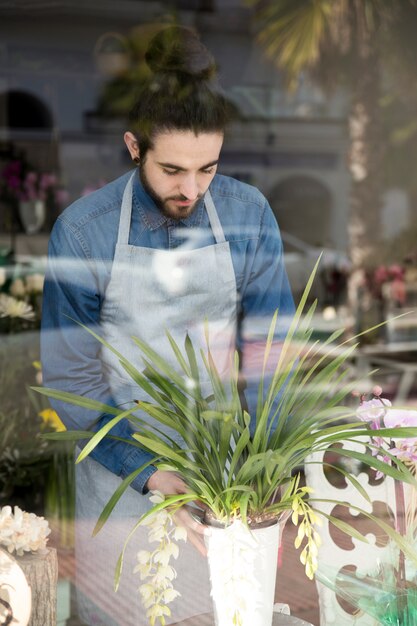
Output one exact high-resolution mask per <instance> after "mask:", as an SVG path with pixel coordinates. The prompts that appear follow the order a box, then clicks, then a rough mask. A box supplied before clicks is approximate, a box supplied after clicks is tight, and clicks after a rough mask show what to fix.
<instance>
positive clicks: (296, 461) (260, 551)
mask: <svg viewBox="0 0 417 626" xmlns="http://www.w3.org/2000/svg"><path fill="white" fill-rule="evenodd" d="M316 270H317V265H316V267H315V269H314V270H313V273H312V275H311V277H310V280H309V281H308V284H307V287H306V289H305V292H304V294H303V297H302V298H301V301H300V304H299V306H298V308H297V311H296V313H295V315H294V318H293V320H292V323H291V325H290V327H289V330H288V333H287V336H286V338H285V341H284V342H283V345H282V349H281V351H280V354H279V357H278V360H277V362H276V364H275V367H274V369H273V372H272V375H271V376H269V374H268V372H267V364H268V361H269V358H270V354H271V347H272V344H273V338H274V330H275V326H276V320H277V313H276V314H275V315H274V317H273V319H272V322H271V326H270V330H269V334H268V338H267V340H266V343H265V355H264V362H263V368H262V375H261V376H260V382H259V387H258V403H257V409H256V414H255V415H249V414H248V413H247V412H246V411H245V410H244V409H243V407H242V405H241V401H240V397H239V392H238V376H239V358H238V355H237V353H235V355H234V357H233V362H232V363H231V365H230V372H229V376H228V378H227V380H224V379H222V377H221V376H220V374H219V372H218V371H217V368H216V363H215V361H214V358H213V354H212V352H211V349H210V337H209V333H207V337H206V339H207V350H206V351H204V353H202V355H201V358H202V360H203V363H204V370H205V372H204V375H207V376H208V378H209V380H210V383H211V391H212V393H211V394H210V395H209V396H207V394H205V393H203V392H202V389H201V385H200V380H201V378H202V374H203V372H201V371H200V369H199V367H198V366H197V362H198V361H197V355H196V353H195V350H194V347H193V345H192V342H191V340H190V338H189V337H188V336H187V337H186V338H185V343H184V348H182V347H180V346H178V345H177V344H176V343H175V341H174V339H173V338H172V336H171V335H170V334H169V332H167V341H169V342H170V344H171V347H172V350H173V351H174V353H175V355H176V359H177V362H178V367H175V368H174V367H172V366H171V365H169V364H168V363H167V362H166V361H165V360H163V359H162V358H161V357H160V356H159V355H158V354H157V353H156V352H155V351H154V350H153V349H152V347H151V346H149V345H147V344H146V343H144V342H143V341H141V340H140V339H139V338H137V337H133V338H132V341H134V342H135V344H136V345H137V347H138V350H140V352H141V354H142V357H143V363H144V367H145V369H143V370H141V371H140V370H139V369H137V368H136V367H134V366H133V365H132V363H130V362H129V361H128V360H127V359H126V358H125V357H124V356H123V355H122V354H120V353H118V352H116V351H115V349H114V348H112V346H111V345H109V344H108V343H106V342H104V341H103V340H102V339H101V337H99V335H97V334H95V333H94V332H93V331H92V330H89V329H87V330H89V332H90V333H92V334H93V335H94V336H95V337H96V338H97V340H98V341H100V342H101V343H102V344H103V345H104V346H105V347H106V348H107V349H109V350H112V351H113V352H114V353H115V354H116V355H117V357H118V358H119V360H120V363H121V364H122V366H123V367H124V369H125V371H126V374H127V375H128V376H129V377H130V378H131V379H132V380H133V381H134V383H135V384H137V385H138V386H139V387H141V388H142V389H144V390H145V391H146V392H147V393H148V394H149V396H150V399H149V402H140V407H138V405H136V406H133V407H132V408H130V409H127V410H126V409H125V408H120V409H119V408H114V407H110V406H103V405H102V404H99V403H98V402H96V401H93V400H89V399H86V398H85V397H81V396H76V395H74V394H70V393H66V392H60V391H56V390H53V389H44V388H37V390H38V391H39V392H40V393H43V394H45V395H47V396H49V397H53V398H57V399H59V400H63V401H67V402H71V403H73V404H77V405H80V406H84V407H86V408H89V409H96V410H97V409H99V410H100V411H104V410H105V411H108V412H109V413H111V414H113V415H114V418H113V419H112V420H111V421H109V422H108V423H107V424H106V425H105V426H104V427H103V428H101V430H99V431H98V432H97V433H92V432H75V433H60V434H57V435H52V436H55V437H57V436H58V437H65V438H67V439H81V438H84V439H89V441H88V442H87V443H86V444H85V446H84V448H83V450H82V452H81V454H80V455H79V457H78V459H77V462H79V461H82V459H84V458H85V457H86V456H87V455H88V454H89V453H90V452H91V451H92V450H93V449H94V447H95V446H96V445H97V444H98V443H99V442H100V441H101V440H102V439H103V437H106V436H109V437H111V436H112V435H111V429H112V427H113V426H114V425H115V424H116V423H117V422H118V421H120V420H121V419H124V418H127V419H129V420H130V421H131V422H132V424H133V425H134V427H135V429H136V432H135V433H134V434H133V435H132V439H131V440H129V441H128V443H129V444H131V445H136V446H137V445H140V446H142V447H143V448H145V449H146V450H149V451H151V452H152V453H153V454H154V455H156V458H155V461H154V464H155V465H156V466H157V467H158V468H160V469H164V470H168V471H173V472H177V473H179V474H180V475H181V476H182V477H184V480H185V481H186V483H187V484H188V486H189V492H187V493H186V494H179V495H174V496H169V497H166V498H165V499H164V498H163V497H161V496H160V495H158V494H155V495H154V496H152V502H153V507H152V509H151V510H150V511H149V512H148V513H146V514H145V515H144V516H142V518H141V519H139V520H138V522H137V525H136V527H138V526H139V525H140V524H147V525H148V526H149V528H150V533H154V537H155V538H156V540H157V541H158V540H160V538H161V537H163V538H164V541H165V544H167V543H169V545H170V546H171V548H170V553H171V556H173V557H175V554H176V551H177V548H176V547H172V545H173V546H175V539H180V538H181V532H176V531H175V529H174V530H172V529H170V526H169V519H168V518H169V512H172V511H173V510H175V509H176V508H178V507H180V506H183V505H186V504H187V503H189V502H191V501H197V502H199V503H201V504H202V506H203V507H204V511H205V522H206V523H207V524H210V525H212V526H213V527H214V528H212V529H211V536H210V538H209V543H208V558H209V564H210V567H211V580H212V595H213V600H214V605H215V617H216V622H217V624H218V625H219V626H230V625H231V624H236V625H240V626H258V625H259V626H267V624H270V623H271V622H272V607H273V594H274V581H275V568H276V560H277V559H276V555H277V549H278V541H279V535H280V523H281V526H282V524H283V523H284V522H285V520H286V519H287V517H288V516H289V515H290V514H291V515H292V521H293V522H294V523H295V524H297V525H298V529H299V531H298V536H297V539H296V547H300V546H301V545H303V550H302V552H301V557H300V558H301V560H302V562H303V564H304V565H305V570H306V574H307V576H309V577H310V578H312V577H313V575H314V572H315V570H316V568H317V557H316V555H317V545H318V543H319V542H320V538H319V535H318V533H317V532H316V530H315V529H314V524H316V523H317V521H318V520H319V516H320V515H323V516H325V517H328V518H331V516H328V515H327V514H326V513H324V512H323V511H321V510H320V500H319V498H316V497H314V498H313V497H312V494H311V493H310V490H309V489H308V488H306V487H304V486H303V485H302V483H301V482H300V472H301V468H302V465H303V463H304V461H305V459H306V458H307V457H308V456H309V455H310V454H311V453H312V452H315V451H319V450H324V449H326V448H327V447H328V446H329V445H330V444H332V443H335V442H346V441H353V440H357V439H358V438H363V437H364V435H368V436H369V433H370V426H369V424H368V423H367V422H364V421H360V420H357V419H356V418H355V410H354V409H352V408H349V407H347V406H343V405H342V404H341V402H342V400H343V399H344V398H345V397H346V396H347V395H348V394H349V393H350V392H351V391H352V390H354V389H355V388H356V386H357V381H352V380H348V376H347V375H348V369H347V368H346V367H345V366H346V364H347V362H348V359H349V357H350V356H351V354H352V352H353V351H354V350H355V347H356V345H355V344H353V345H352V341H343V342H342V343H340V344H337V343H335V342H336V341H337V339H338V338H339V337H341V335H342V334H343V329H341V330H339V331H336V332H335V333H333V334H332V335H331V336H330V337H329V338H328V339H327V340H325V341H324V342H320V341H312V340H311V336H312V333H313V328H312V327H311V320H312V316H313V313H314V311H315V306H316V304H315V303H314V304H313V305H311V306H310V307H309V309H308V310H307V313H306V314H305V315H304V314H303V312H304V308H305V306H306V302H307V299H308V295H309V291H310V288H311V284H312V282H313V279H314V275H315V272H316ZM138 408H140V410H141V411H143V412H145V413H146V414H147V415H148V416H150V417H151V418H153V421H152V422H151V423H149V422H146V421H144V420H143V419H141V417H140V416H138V415H137V412H138ZM161 425H162V426H164V427H168V428H170V429H172V430H173V431H174V432H175V434H177V435H179V439H180V440H181V442H182V443H181V444H180V443H177V442H176V441H177V440H178V439H177V438H175V439H176V441H174V439H170V438H169V437H167V436H166V435H165V434H163V433H161V431H160V430H159V427H160V426H161ZM380 435H381V436H386V437H395V436H396V435H398V433H397V430H396V429H395V428H394V429H393V428H385V429H382V430H381V431H380ZM416 435H417V429H415V428H403V429H402V436H416ZM370 445H371V446H372V443H371V444H370ZM340 453H341V454H344V453H346V455H349V457H352V456H356V458H357V459H358V460H360V461H362V462H363V463H365V464H367V465H369V466H372V467H374V468H376V469H377V470H379V471H381V472H383V473H385V474H387V475H390V476H392V477H393V478H396V479H398V480H400V481H404V482H408V483H412V484H416V481H415V479H414V477H413V475H412V474H411V473H410V471H409V470H408V469H407V467H406V466H405V465H404V464H403V463H401V462H400V461H398V462H397V463H396V465H390V464H388V463H386V462H384V460H381V459H379V458H377V457H376V456H372V455H370V454H369V455H368V454H363V453H359V452H354V453H352V451H344V450H341V451H340ZM340 471H341V472H342V473H343V474H344V475H345V476H346V479H347V480H349V481H350V482H351V484H352V485H353V486H357V482H356V481H355V479H354V477H353V476H350V474H349V473H348V472H347V471H345V470H343V469H340ZM136 474H137V471H136V472H134V473H133V474H132V475H131V476H129V477H127V478H126V479H125V480H124V481H123V482H122V483H121V485H120V487H119V488H118V490H117V492H116V493H115V494H114V496H113V497H112V498H111V500H110V501H109V502H108V504H107V506H106V507H105V509H104V510H103V512H102V514H101V516H100V518H99V520H98V522H97V525H96V532H98V531H99V530H100V528H101V527H102V526H103V524H104V523H105V521H106V520H107V518H108V517H109V515H110V513H111V511H112V510H113V508H114V506H115V504H116V503H117V501H118V500H119V498H120V497H122V495H123V492H124V491H125V490H126V489H127V488H128V487H129V484H130V482H131V481H132V480H133V478H134V476H135V475H136ZM341 504H344V505H345V506H347V507H348V506H351V505H350V503H348V502H345V503H341ZM163 512H165V513H164V514H163V515H160V514H161V513H163ZM362 513H363V514H364V515H366V516H367V517H370V518H372V519H374V521H376V522H377V523H379V524H380V525H384V529H385V531H386V532H388V534H389V535H390V537H391V538H393V539H399V536H398V534H397V533H396V531H395V530H393V529H392V528H390V527H389V526H387V525H386V524H384V522H383V521H382V520H377V519H375V518H374V517H373V516H372V515H371V514H368V513H366V512H365V511H362ZM331 521H332V522H333V523H334V524H335V525H337V526H338V527H339V528H341V529H342V530H344V531H345V532H347V533H349V534H351V535H353V536H355V537H360V538H362V539H364V540H366V539H365V538H364V537H363V536H361V535H360V533H358V531H357V530H356V529H355V528H353V527H351V526H350V525H348V524H346V523H343V524H342V522H340V521H339V520H337V519H334V518H331ZM158 524H159V525H160V528H159V530H158V532H155V525H158ZM161 528H162V531H161ZM160 531H161V532H160ZM260 535H265V537H263V536H262V537H260ZM158 537H159V539H158ZM405 549H406V550H407V552H408V555H409V556H410V558H414V559H416V556H415V555H414V553H413V550H412V549H411V548H409V549H408V547H407V546H405ZM159 552H160V547H158V548H157V549H156V551H155V553H151V552H146V553H139V555H138V560H139V563H138V568H137V569H138V571H139V572H140V574H141V577H142V579H144V580H149V582H148V583H145V584H144V585H142V597H143V600H144V603H145V606H146V608H147V609H148V616H149V619H150V623H151V624H154V623H155V622H156V619H159V620H160V623H161V624H164V623H165V621H164V620H165V618H164V615H166V614H169V609H168V607H167V606H166V605H167V604H168V602H169V601H170V600H173V599H174V598H175V596H176V593H175V590H174V589H173V586H172V579H173V577H174V576H173V575H171V574H170V575H169V576H168V575H167V580H166V581H165V582H164V584H165V589H169V593H161V590H160V589H159V588H157V585H156V584H155V580H156V578H155V577H154V569H153V568H154V566H155V564H157V563H159V562H160V561H161V557H160V555H159V556H157V558H155V556H156V555H158V553H159ZM219 554H220V555H221V558H220V561H219V559H218V558H217V557H218V555H219ZM271 555H272V558H271ZM263 556H265V560H262V558H263ZM165 557H166V554H165V556H164V559H165ZM268 559H269V560H270V561H271V563H272V571H271V570H270V571H269V572H267V570H266V564H267V561H268ZM168 560H169V559H168ZM122 562H123V554H122V555H121V557H120V559H119V563H118V567H117V572H116V581H117V580H118V578H119V576H120V570H121V567H122ZM167 563H168V561H165V565H167ZM259 571H261V572H262V571H263V572H264V573H266V577H265V582H263V580H259V576H260V575H261V574H260V573H259ZM168 574H169V571H168ZM252 574H253V575H252ZM225 577H226V578H225ZM226 579H227V581H226ZM159 580H160V576H159ZM268 581H269V584H268ZM271 581H272V582H271ZM226 584H227V587H226V591H227V592H226V593H225V586H224V585H226ZM248 591H250V594H249V593H248ZM265 594H266V595H265ZM266 596H268V597H266ZM249 597H250V601H248V598H249Z"/></svg>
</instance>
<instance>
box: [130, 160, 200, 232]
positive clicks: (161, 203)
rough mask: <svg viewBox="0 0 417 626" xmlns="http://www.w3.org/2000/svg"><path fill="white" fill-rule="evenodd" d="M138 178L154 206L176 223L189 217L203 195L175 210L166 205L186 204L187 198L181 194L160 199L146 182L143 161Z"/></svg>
mask: <svg viewBox="0 0 417 626" xmlns="http://www.w3.org/2000/svg"><path fill="white" fill-rule="evenodd" d="M139 178H140V182H141V183H142V187H143V188H144V190H145V191H146V193H147V194H148V196H150V197H151V198H152V200H153V201H154V202H155V204H156V206H157V207H158V209H159V210H160V211H161V213H162V214H163V215H165V217H167V218H169V219H172V220H175V221H177V222H179V221H180V220H183V219H185V218H187V217H189V216H190V215H191V213H192V212H193V211H194V209H195V208H196V206H197V204H198V203H199V201H200V200H201V198H202V197H203V195H204V194H199V195H198V197H197V199H196V201H195V202H193V204H191V205H190V206H178V205H176V206H175V208H173V207H171V206H169V204H168V203H169V202H175V201H177V202H186V201H187V200H188V198H186V197H185V196H182V195H181V194H180V195H177V196H169V197H168V198H162V197H161V196H160V195H159V194H158V193H157V192H156V190H155V189H154V188H153V187H152V185H151V184H150V182H149V181H148V178H147V176H146V172H145V162H144V161H143V160H142V162H141V167H140V168H139Z"/></svg>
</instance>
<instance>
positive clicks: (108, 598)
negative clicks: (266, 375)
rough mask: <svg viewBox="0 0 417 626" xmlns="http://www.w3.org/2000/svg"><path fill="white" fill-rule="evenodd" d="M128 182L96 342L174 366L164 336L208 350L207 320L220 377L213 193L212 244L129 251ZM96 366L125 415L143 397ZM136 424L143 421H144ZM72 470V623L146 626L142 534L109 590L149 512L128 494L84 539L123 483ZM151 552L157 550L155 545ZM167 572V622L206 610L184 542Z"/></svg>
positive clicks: (229, 287) (230, 296)
mask: <svg viewBox="0 0 417 626" xmlns="http://www.w3.org/2000/svg"><path fill="white" fill-rule="evenodd" d="M135 175H137V173H136V172H135V173H134V174H133V175H132V176H131V178H130V180H129V182H128V183H127V185H126V188H125V191H124V194H123V201H122V207H121V214H120V223H119V232H118V239H117V245H116V250H115V255H114V261H113V266H112V273H111V278H110V282H109V285H108V287H107V290H106V293H105V299H104V303H103V307H102V311H101V327H102V335H103V336H104V338H105V339H106V340H107V341H108V342H109V343H110V344H111V345H112V346H114V347H115V348H116V349H117V350H118V351H119V352H121V353H122V354H123V355H124V356H126V357H127V358H128V359H129V360H130V361H131V362H132V363H133V364H134V365H135V366H136V367H138V369H143V368H144V365H143V362H142V358H141V354H140V351H139V349H138V348H137V346H136V345H135V344H134V343H133V342H132V340H131V336H132V335H135V336H138V337H140V338H141V339H143V340H145V341H146V342H148V343H149V344H151V345H152V347H153V348H154V349H155V350H156V351H157V352H158V353H159V354H161V355H162V356H163V357H164V358H166V359H167V360H168V361H170V362H171V363H172V364H175V362H176V361H175V356H174V355H173V352H172V349H171V347H170V345H169V341H168V339H167V337H166V335H165V329H168V330H169V332H170V333H171V334H172V335H173V337H174V339H175V340H176V341H177V343H178V344H179V345H180V346H181V347H183V345H184V339H185V336H186V333H187V332H188V334H189V335H190V337H191V339H192V341H193V344H194V346H195V348H196V352H197V354H199V352H200V348H202V349H205V347H206V345H205V339H204V325H205V320H208V324H209V336H210V348H211V350H212V351H213V353H214V358H215V360H216V364H217V367H218V369H219V370H220V371H221V372H222V373H223V374H224V375H226V373H227V370H228V364H229V362H230V361H229V359H230V355H231V353H232V352H233V350H234V347H235V333H236V302H237V290H236V280H235V274H234V269H233V264H232V258H231V254H230V249H229V243H228V242H227V241H226V240H225V237H224V233H223V229H222V226H221V224H220V220H219V218H218V215H217V212H216V209H215V206H214V204H213V201H212V199H211V195H210V193H209V191H207V192H206V195H205V208H206V210H207V214H208V217H209V220H210V226H211V228H212V231H213V235H214V238H215V241H216V243H215V244H214V245H210V246H206V247H203V248H198V249H190V248H189V247H187V245H185V246H181V247H179V248H176V249H173V250H158V249H152V248H142V247H137V246H132V245H129V231H130V222H131V212H132V184H133V177H134V176H135ZM101 358H102V362H103V368H104V372H105V376H106V377H107V380H108V382H109V385H110V388H111V391H112V393H113V397H114V398H115V400H116V402H117V403H118V404H123V407H126V408H128V407H129V406H131V403H132V402H133V401H134V400H146V399H148V398H147V396H146V394H145V393H144V392H143V391H142V390H140V389H139V388H138V387H137V386H134V385H132V384H129V380H128V376H127V374H126V373H125V371H124V370H123V368H122V367H121V366H120V363H119V362H118V360H117V358H116V357H115V356H114V355H113V354H112V353H111V352H110V351H109V350H106V349H103V351H102V355H101ZM200 365H201V367H200V371H201V372H203V371H204V369H203V366H202V363H200ZM178 369H179V368H178ZM203 385H204V375H203ZM208 389H209V388H208V387H207V390H208ZM140 416H141V418H146V416H145V415H144V414H143V413H142V414H141V415H140ZM147 419H149V420H150V421H151V418H147ZM158 427H159V428H161V426H159V425H158ZM165 430H166V429H165ZM166 432H167V434H170V433H169V431H167V430H166ZM171 434H172V433H171ZM76 472H77V474H76V480H77V527H76V562H77V591H78V605H79V612H80V617H81V619H82V620H84V621H85V623H86V624H88V625H93V624H94V626H96V625H97V626H101V625H102V626H146V625H147V624H148V621H147V618H146V616H145V610H144V609H143V607H142V605H141V601H140V597H139V593H138V587H139V585H140V584H142V583H141V581H140V578H139V575H138V574H133V569H134V567H135V564H136V562H135V558H136V553H137V551H138V550H139V549H149V548H148V542H147V530H146V529H145V528H139V529H138V531H137V532H136V533H135V535H134V537H133V539H132V540H131V542H130V543H129V547H128V549H127V551H126V555H125V561H124V567H123V573H122V578H121V583H120V587H119V590H118V591H117V593H115V592H114V591H113V577H114V570H115V567H116V562H117V559H118V557H119V554H120V552H121V550H122V547H123V543H124V540H125V539H126V537H127V535H128V533H129V531H130V530H131V529H132V528H133V526H134V525H135V523H136V522H137V520H138V518H139V517H140V516H141V515H142V514H143V513H144V512H146V511H147V510H148V509H149V507H150V503H149V498H148V496H144V495H141V494H139V493H138V492H136V491H135V490H133V489H131V488H128V490H127V491H126V492H125V494H124V495H123V496H122V498H121V500H120V501H119V503H118V505H117V507H116V508H115V510H114V511H113V513H112V515H111V516H110V518H109V520H108V521H107V523H106V524H105V526H104V528H103V529H102V530H101V531H100V533H99V534H98V535H97V536H96V537H95V538H92V537H91V532H92V529H93V527H94V524H95V522H96V520H97V519H98V517H99V515H100V513H101V511H102V510H103V507H104V506H105V504H106V503H107V501H108V500H109V498H110V497H111V495H112V494H113V493H114V491H115V490H116V488H117V487H118V485H119V484H120V482H121V479H120V478H118V477H117V476H116V475H115V474H113V473H111V472H109V471H108V470H107V469H106V468H104V467H103V466H102V465H100V464H99V463H96V462H95V461H93V460H91V459H90V458H88V457H87V459H85V460H84V461H83V462H82V463H80V464H78V465H77V466H76ZM152 546H153V547H152V549H155V547H156V544H152ZM173 565H174V567H175V569H176V570H177V573H178V577H177V579H176V580H175V581H174V588H175V589H177V590H178V591H179V592H180V593H181V597H180V598H177V599H176V600H175V601H174V602H172V603H171V604H170V605H169V607H170V609H171V611H172V616H171V617H169V618H167V624H173V623H176V622H178V621H180V620H183V619H186V618H187V617H191V616H193V615H197V614H200V613H204V612H207V611H210V610H211V600H210V587H209V579H208V570H207V560H206V559H205V558H204V557H202V556H201V555H200V554H199V553H198V552H197V551H196V549H195V548H193V546H192V545H191V544H189V543H187V544H184V543H183V542H181V543H180V556H179V558H178V560H177V561H174V563H173Z"/></svg>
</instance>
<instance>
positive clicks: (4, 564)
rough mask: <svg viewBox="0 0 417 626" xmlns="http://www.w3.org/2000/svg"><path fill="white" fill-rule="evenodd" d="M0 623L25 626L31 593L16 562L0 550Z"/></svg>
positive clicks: (30, 602) (29, 609)
mask: <svg viewBox="0 0 417 626" xmlns="http://www.w3.org/2000/svg"><path fill="white" fill-rule="evenodd" d="M0 572H1V580H0V583H1V584H0V623H1V624H13V626H27V624H28V623H29V619H30V615H31V609H32V593H31V589H30V586H29V584H28V581H27V580H26V577H25V574H24V572H23V570H22V569H21V567H20V566H19V563H18V560H17V559H15V558H13V557H12V556H11V554H9V553H8V552H7V551H6V550H4V549H2V548H0Z"/></svg>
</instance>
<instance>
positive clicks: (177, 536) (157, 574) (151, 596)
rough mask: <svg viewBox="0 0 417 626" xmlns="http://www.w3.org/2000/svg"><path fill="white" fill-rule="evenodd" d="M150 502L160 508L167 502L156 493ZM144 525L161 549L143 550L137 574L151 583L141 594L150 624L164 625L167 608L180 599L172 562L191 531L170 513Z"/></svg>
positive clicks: (138, 558)
mask: <svg viewBox="0 0 417 626" xmlns="http://www.w3.org/2000/svg"><path fill="white" fill-rule="evenodd" d="M150 500H151V502H152V503H153V504H160V503H162V502H163V501H164V500H165V498H164V496H163V495H162V494H161V493H160V492H158V491H156V492H153V493H152V495H151V496H150ZM142 524H143V525H144V526H147V527H148V529H149V532H148V539H149V542H150V543H158V546H157V547H156V549H155V550H153V551H150V550H139V552H138V553H137V557H136V558H137V565H136V567H135V569H134V570H133V571H134V573H139V575H140V579H141V580H143V581H147V582H145V583H144V584H143V585H141V586H140V587H139V593H140V595H141V598H142V604H143V606H144V607H145V609H147V611H146V616H147V617H148V619H149V623H150V624H151V626H154V624H155V623H156V620H159V623H160V624H161V625H164V624H165V616H166V615H170V614H171V611H170V609H169V608H168V606H167V605H168V604H169V603H170V602H172V601H173V600H175V599H176V598H178V596H180V593H179V592H178V591H176V590H175V589H174V587H173V584H172V581H173V580H175V578H176V577H177V572H176V570H175V568H174V567H172V565H170V560H171V558H174V559H177V558H178V554H179V548H178V545H177V544H176V542H177V541H185V540H186V539H187V531H186V530H185V528H183V527H181V526H176V524H175V522H174V520H173V517H172V514H171V513H170V512H169V511H168V510H166V509H164V510H162V511H157V512H156V513H154V514H153V515H150V516H149V517H147V518H145V519H144V520H143V522H142Z"/></svg>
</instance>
